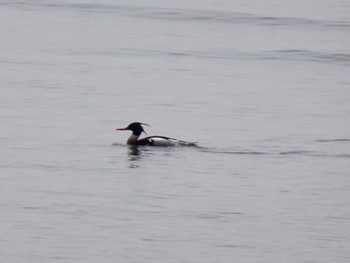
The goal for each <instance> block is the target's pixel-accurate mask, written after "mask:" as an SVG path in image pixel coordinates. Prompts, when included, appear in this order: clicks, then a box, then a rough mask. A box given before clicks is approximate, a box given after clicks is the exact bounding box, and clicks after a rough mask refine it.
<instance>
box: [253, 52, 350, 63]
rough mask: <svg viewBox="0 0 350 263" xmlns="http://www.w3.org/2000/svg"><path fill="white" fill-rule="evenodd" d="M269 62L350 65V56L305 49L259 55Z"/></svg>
mask: <svg viewBox="0 0 350 263" xmlns="http://www.w3.org/2000/svg"><path fill="white" fill-rule="evenodd" d="M257 56H260V57H261V58H262V59H267V60H290V61H312V62H318V63H319V62H322V63H338V64H345V65H350V54H345V53H331V52H320V51H311V50H303V49H287V50H275V51H269V52H262V53H261V54H257Z"/></svg>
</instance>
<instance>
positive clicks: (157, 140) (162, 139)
mask: <svg viewBox="0 0 350 263" xmlns="http://www.w3.org/2000/svg"><path fill="white" fill-rule="evenodd" d="M142 125H146V126H149V125H148V124H146V123H141V122H133V123H130V124H129V125H128V127H126V128H118V129H116V130H117V131H132V134H131V136H130V137H129V139H128V140H127V144H128V145H150V146H197V144H196V143H195V142H186V141H182V140H177V139H174V138H170V137H166V136H149V137H145V138H142V139H139V137H140V135H141V133H142V132H144V133H146V132H145V130H144V129H143V127H142ZM146 134H147V133H146Z"/></svg>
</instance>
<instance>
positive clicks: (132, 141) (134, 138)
mask: <svg viewBox="0 0 350 263" xmlns="http://www.w3.org/2000/svg"><path fill="white" fill-rule="evenodd" d="M139 137H140V135H135V134H131V136H130V137H129V139H128V141H127V144H130V145H135V144H136V142H137V141H138V139H139Z"/></svg>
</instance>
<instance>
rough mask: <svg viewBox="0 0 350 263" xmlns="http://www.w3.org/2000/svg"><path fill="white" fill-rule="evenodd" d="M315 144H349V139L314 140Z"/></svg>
mask: <svg viewBox="0 0 350 263" xmlns="http://www.w3.org/2000/svg"><path fill="white" fill-rule="evenodd" d="M316 142H350V139H324V140H316Z"/></svg>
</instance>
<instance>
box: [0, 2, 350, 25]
mask: <svg viewBox="0 0 350 263" xmlns="http://www.w3.org/2000/svg"><path fill="white" fill-rule="evenodd" d="M1 5H2V6H18V7H20V8H23V9H32V8H54V9H62V10H65V11H67V10H68V11H78V12H82V13H89V14H91V13H95V14H98V13H109V14H119V15H122V16H134V17H139V18H148V19H159V20H176V21H179V22H186V21H192V22H199V23H203V22H204V23H207V22H210V23H226V24H254V25H262V26H279V27H280V26H282V27H291V26H302V27H305V26H309V27H314V26H320V27H331V28H332V30H335V29H338V30H349V28H350V23H348V22H347V21H321V20H312V19H306V18H297V17H278V16H263V15H257V14H250V13H243V12H234V11H226V10H204V9H184V8H166V7H150V6H133V5H118V4H103V3H62V2H59V1H50V2H22V1H8V2H3V3H1Z"/></svg>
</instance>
